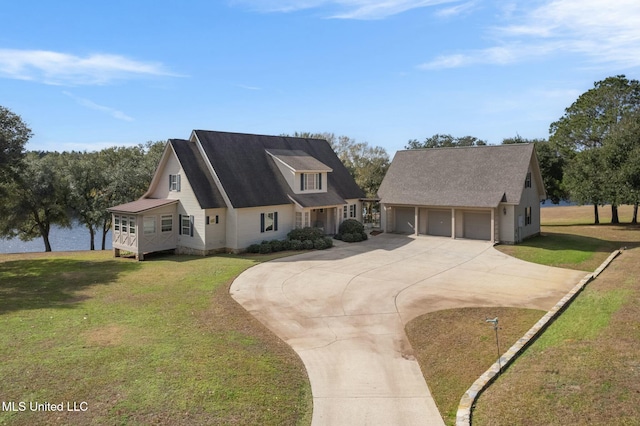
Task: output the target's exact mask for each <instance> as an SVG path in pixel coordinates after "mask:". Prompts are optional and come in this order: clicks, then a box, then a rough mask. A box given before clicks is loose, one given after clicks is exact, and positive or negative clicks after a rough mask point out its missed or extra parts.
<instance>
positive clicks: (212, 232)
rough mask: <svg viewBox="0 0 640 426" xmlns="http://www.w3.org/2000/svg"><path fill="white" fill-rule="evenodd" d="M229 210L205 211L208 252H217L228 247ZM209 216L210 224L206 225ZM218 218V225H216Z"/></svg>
mask: <svg viewBox="0 0 640 426" xmlns="http://www.w3.org/2000/svg"><path fill="white" fill-rule="evenodd" d="M226 213H227V209H226V208H224V209H207V210H205V229H206V231H205V245H206V249H207V250H216V249H222V248H225V247H227V238H226V235H227V232H226V231H227V225H226V223H227V220H226V217H227V215H226ZM207 216H209V224H208V225H206V217H207ZM216 216H217V217H218V223H216Z"/></svg>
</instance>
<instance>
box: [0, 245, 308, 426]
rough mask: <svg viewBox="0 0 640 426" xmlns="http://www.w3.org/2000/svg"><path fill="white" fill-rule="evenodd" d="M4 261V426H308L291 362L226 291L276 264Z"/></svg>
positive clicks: (97, 257)
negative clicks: (8, 404) (7, 407)
mask: <svg viewBox="0 0 640 426" xmlns="http://www.w3.org/2000/svg"><path fill="white" fill-rule="evenodd" d="M110 256H111V254H110V253H109V252H93V253H90V252H81V253H73V254H56V253H53V254H33V255H3V256H0V329H1V330H2V333H0V356H1V359H2V363H1V364H0V377H1V378H2V386H1V388H0V400H1V401H15V402H16V403H17V402H26V403H27V404H29V402H50V403H52V404H53V403H55V404H59V403H60V402H65V403H66V402H71V403H73V402H77V403H80V402H87V407H88V410H87V411H86V412H62V413H58V412H55V413H53V412H45V413H43V412H30V411H29V407H28V405H27V410H26V411H24V412H7V411H4V412H0V424H17V425H32V424H92V423H93V424H172V425H173V424H189V425H193V424H243V425H244V424H273V425H281V424H308V423H309V422H310V418H311V392H310V387H309V383H308V379H307V376H306V372H305V369H304V366H303V365H302V363H301V361H300V359H299V358H298V357H297V355H296V354H295V353H294V352H293V351H292V350H291V349H290V348H289V347H288V346H287V345H286V344H284V343H283V342H281V341H280V340H279V339H277V338H276V337H275V336H274V335H272V334H271V333H270V332H268V331H267V330H266V329H265V328H264V327H263V326H262V325H261V324H259V323H258V322H257V321H256V320H255V319H253V317H251V315H249V314H248V313H247V312H246V311H244V309H242V308H241V307H240V306H239V305H238V304H237V303H235V301H233V300H232V299H231V297H230V296H229V294H228V285H229V283H230V282H231V280H232V279H233V278H234V277H235V276H237V275H238V274H239V273H240V272H242V271H243V270H245V269H246V268H248V267H250V266H252V265H254V264H256V263H257V262H261V261H264V260H267V259H270V258H273V257H274V256H270V257H265V256H246V257H240V256H230V255H229V256H226V255H224V256H214V257H206V258H201V257H188V256H157V257H155V258H153V259H152V260H149V261H145V262H135V261H132V260H127V259H112V258H111V257H110Z"/></svg>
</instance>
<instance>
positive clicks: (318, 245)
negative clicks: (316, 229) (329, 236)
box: [313, 238, 327, 250]
mask: <svg viewBox="0 0 640 426" xmlns="http://www.w3.org/2000/svg"><path fill="white" fill-rule="evenodd" d="M313 248H314V249H316V250H324V249H326V248H327V244H326V243H325V242H324V238H318V239H317V240H313Z"/></svg>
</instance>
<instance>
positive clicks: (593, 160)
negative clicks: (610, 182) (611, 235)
mask: <svg viewBox="0 0 640 426" xmlns="http://www.w3.org/2000/svg"><path fill="white" fill-rule="evenodd" d="M601 150H602V148H592V149H587V150H584V151H581V152H579V153H577V154H576V155H575V157H574V158H573V159H572V161H571V162H570V163H569V166H568V167H567V170H566V173H565V175H564V177H565V185H566V186H567V188H568V189H569V193H570V194H571V199H572V200H573V201H575V202H577V203H578V204H593V213H594V223H595V224H598V223H600V215H599V214H598V206H599V205H603V204H605V202H606V200H607V195H606V189H605V186H606V182H605V180H606V177H605V175H604V174H602V173H600V170H602V169H603V167H604V161H603V157H602V155H601Z"/></svg>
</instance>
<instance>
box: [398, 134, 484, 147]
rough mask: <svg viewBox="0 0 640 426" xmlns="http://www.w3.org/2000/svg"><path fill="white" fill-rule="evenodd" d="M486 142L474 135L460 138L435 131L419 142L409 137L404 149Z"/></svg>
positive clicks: (472, 144)
mask: <svg viewBox="0 0 640 426" xmlns="http://www.w3.org/2000/svg"><path fill="white" fill-rule="evenodd" d="M486 144H487V141H485V140H482V139H479V138H476V137H475V136H463V137H461V138H457V137H453V136H451V135H448V134H447V135H442V134H439V133H436V134H435V135H433V136H431V137H429V138H426V139H425V140H424V142H420V141H418V140H417V139H411V140H409V142H407V145H405V147H404V149H421V148H450V147H456V146H481V145H486Z"/></svg>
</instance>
